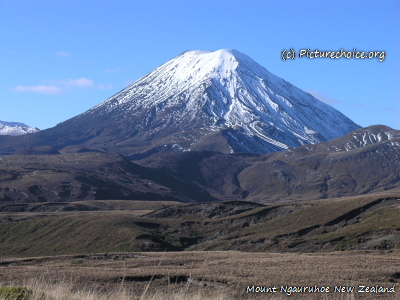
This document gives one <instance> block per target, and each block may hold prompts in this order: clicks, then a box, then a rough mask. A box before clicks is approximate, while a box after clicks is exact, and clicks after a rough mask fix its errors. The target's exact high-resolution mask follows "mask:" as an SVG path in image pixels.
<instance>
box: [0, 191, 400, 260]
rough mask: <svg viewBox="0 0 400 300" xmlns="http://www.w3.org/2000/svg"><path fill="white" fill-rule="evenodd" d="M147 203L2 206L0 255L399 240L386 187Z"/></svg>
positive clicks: (341, 246) (330, 246) (325, 246)
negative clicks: (279, 200)
mask: <svg viewBox="0 0 400 300" xmlns="http://www.w3.org/2000/svg"><path fill="white" fill-rule="evenodd" d="M149 203H150V205H147V202H140V201H139V202H136V201H117V202H116V203H115V204H113V201H100V202H98V201H85V202H76V203H70V204H68V207H70V209H69V211H68V210H65V209H64V206H62V205H60V204H52V203H47V204H36V205H33V204H29V205H25V207H29V210H31V211H32V212H19V213H17V212H2V213H1V214H0V222H1V223H0V255H3V256H44V255H60V254H77V253H99V252H116V251H129V252H131V251H164V250H166V251H188V250H242V251H253V252H255V251H273V252H275V251H278V252H281V251H284V252H299V251H300V252H314V251H334V250H355V249H379V250H383V249H384V250H388V249H394V248H399V245H400V218H398V215H399V212H400V200H398V198H396V197H389V196H388V195H386V196H385V195H380V196H378V195H375V196H373V195H370V196H368V197H361V196H359V197H348V198H342V199H326V200H318V201H309V202H302V203H286V204H270V205H261V204H256V203H251V202H243V201H231V202H214V203H202V204H181V203H166V202H149ZM36 207H38V208H40V209H35V208H36ZM110 209H112V210H110ZM119 209H124V210H119ZM3 210H6V209H4V207H3ZM26 210H28V209H26ZM34 211H36V212H34ZM37 211H39V212H37Z"/></svg>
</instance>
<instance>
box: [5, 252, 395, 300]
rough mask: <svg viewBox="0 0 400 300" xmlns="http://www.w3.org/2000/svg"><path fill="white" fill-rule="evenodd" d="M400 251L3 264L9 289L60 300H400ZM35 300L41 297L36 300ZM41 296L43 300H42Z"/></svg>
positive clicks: (125, 256) (97, 257) (132, 256)
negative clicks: (251, 289)
mask: <svg viewBox="0 0 400 300" xmlns="http://www.w3.org/2000/svg"><path fill="white" fill-rule="evenodd" d="M399 254H400V251H396V250H395V251H352V252H333V253H313V254H310V253H308V254H304V253H303V254H293V253H244V252H237V251H225V252H222V251H221V252H178V253H177V252H167V253H154V252H152V253H112V254H93V255H76V256H58V257H41V258H29V259H21V258H18V259H13V258H7V259H1V260H0V274H1V276H0V282H1V286H10V285H13V286H26V287H29V288H32V289H33V290H34V291H36V294H37V295H38V294H40V292H42V293H44V294H45V295H46V297H47V298H45V300H47V299H48V300H50V299H51V300H53V299H57V300H58V299H60V300H61V299H63V300H64V299H65V300H66V299H77V300H82V299H85V300H86V299H87V300H91V299H99V300H102V299H116V300H120V299H121V300H125V299H154V300H158V299H177V300H178V299H288V298H287V297H288V296H287V295H286V294H284V293H282V292H279V291H278V292H277V293H246V286H253V285H254V286H261V287H271V286H277V287H278V289H279V286H281V285H282V286H285V285H287V286H314V285H318V286H329V287H331V290H333V288H334V286H335V285H337V286H338V285H342V286H355V287H357V286H358V285H365V286H376V285H379V286H383V287H391V286H392V285H396V293H381V294H370V293H357V292H354V293H329V294H317V293H315V294H314V293H307V294H304V293H294V294H292V295H291V296H290V299H398V297H399V293H400V291H399V290H398V287H397V286H398V285H399V281H400V278H399V275H400V255H399ZM34 299H35V298H34ZM36 299H38V298H36Z"/></svg>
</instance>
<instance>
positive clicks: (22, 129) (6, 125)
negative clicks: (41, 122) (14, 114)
mask: <svg viewBox="0 0 400 300" xmlns="http://www.w3.org/2000/svg"><path fill="white" fill-rule="evenodd" d="M38 131H39V128H36V127H30V126H28V125H26V124H24V123H19V122H4V121H0V135H12V136H16V135H23V134H27V133H34V132H38Z"/></svg>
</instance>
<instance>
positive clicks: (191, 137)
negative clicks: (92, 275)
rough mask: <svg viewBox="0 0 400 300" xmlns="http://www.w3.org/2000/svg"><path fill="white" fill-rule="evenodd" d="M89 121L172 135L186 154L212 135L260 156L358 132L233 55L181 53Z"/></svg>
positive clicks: (228, 52)
mask: <svg viewBox="0 0 400 300" xmlns="http://www.w3.org/2000/svg"><path fill="white" fill-rule="evenodd" d="M91 115H95V116H99V115H101V116H104V117H105V118H110V119H113V120H114V121H115V122H117V123H118V122H121V121H122V120H123V121H124V122H132V123H133V124H135V128H136V130H137V131H138V133H140V135H141V136H142V137H143V138H145V139H153V138H155V137H163V136H168V135H171V134H172V133H173V134H174V138H172V139H171V142H172V144H174V145H175V147H176V148H180V149H184V150H191V149H194V150H196V143H197V141H198V140H199V139H200V138H201V137H203V136H213V135H215V132H216V131H218V132H222V134H223V135H224V137H225V138H226V139H227V141H228V143H229V146H230V148H231V152H254V153H265V152H271V151H277V150H282V149H287V148H288V147H295V146H300V145H304V144H314V143H319V142H323V141H327V140H330V139H334V138H337V137H339V136H342V135H345V134H347V133H349V132H350V131H352V130H355V129H357V128H359V126H358V125H356V124H355V123H353V122H352V121H351V120H350V119H348V118H347V117H345V116H344V115H343V114H341V113H340V112H339V111H337V110H335V109H334V108H332V107H331V106H329V105H327V104H325V103H322V102H320V101H318V100H317V99H316V98H314V97H313V96H311V95H310V94H308V93H306V92H304V91H302V90H300V89H298V88H296V87H295V86H293V85H291V84H290V83H288V82H286V81H285V80H283V79H280V78H278V77H277V76H275V75H273V74H271V73H270V72H268V71H267V70H266V69H264V68H263V67H261V66H260V65H259V64H257V63H256V62H255V61H253V60H252V59H251V58H249V57H248V56H246V55H244V54H242V53H240V52H239V51H237V50H218V51H215V52H210V51H186V52H184V53H183V54H181V55H179V56H178V57H176V58H174V59H172V60H170V61H168V62H167V63H165V64H164V65H162V66H160V67H158V68H157V69H155V70H154V71H152V72H151V73H149V74H148V75H146V76H144V77H142V78H141V79H139V80H137V81H136V82H134V83H133V84H131V85H130V86H128V87H127V88H126V89H124V90H122V91H121V92H119V93H118V94H116V95H114V96H113V97H111V98H109V99H108V100H106V101H104V102H103V103H101V104H99V105H97V106H96V107H94V108H92V109H90V110H89V111H87V112H86V113H84V114H82V115H81V116H79V117H80V118H85V117H89V116H91ZM193 130H195V131H196V132H195V133H194V132H193ZM199 133H200V134H199ZM200 136H201V137H200ZM128 140H129V138H128ZM125 142H127V141H126V140H121V141H120V142H119V143H120V144H121V143H125ZM202 146H203V147H204V145H202Z"/></svg>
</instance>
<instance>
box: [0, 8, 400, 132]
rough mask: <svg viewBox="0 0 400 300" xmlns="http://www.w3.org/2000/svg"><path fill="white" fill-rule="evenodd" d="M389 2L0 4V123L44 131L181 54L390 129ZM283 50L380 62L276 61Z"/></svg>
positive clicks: (395, 98) (395, 113)
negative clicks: (216, 59)
mask: <svg viewBox="0 0 400 300" xmlns="http://www.w3.org/2000/svg"><path fill="white" fill-rule="evenodd" d="M399 32H400V1H390V0H386V1H385V0H384V1H379V2H377V1H368V0H367V1H340V0H339V1H321V0H319V1H290V0H289V1H288V0H286V1H261V0H260V1H254V0H253V1H252V0H248V1H218V0H213V1H209V0H202V1H195V0H192V1H188V0H186V1H183V0H171V1H167V0H164V1H161V0H160V1H154V0H148V1H119V0H113V1H109V0H103V1H92V0H84V1H82V0H79V1H76V0H57V1H54V0H47V1H44V0H35V1H31V0H26V1H20V0H0V120H2V121H18V122H23V123H26V124H28V125H30V126H36V127H39V128H40V129H45V128H49V127H53V126H55V125H56V124H57V123H60V122H62V121H65V120H67V119H69V118H71V117H74V116H76V115H78V114H80V113H82V112H84V111H85V110H87V109H89V108H91V107H93V106H95V105H97V104H98V103H100V102H102V101H104V100H106V99H107V98H109V97H110V96H112V95H113V94H115V93H117V92H118V91H120V90H121V89H123V88H124V87H126V86H127V85H128V84H130V83H132V82H133V81H135V80H137V79H139V78H140V77H142V76H144V75H146V74H147V73H148V72H150V71H151V70H153V69H154V68H156V67H158V66H159V65H161V64H163V63H165V62H166V61H168V60H170V59H172V58H174V57H175V56H177V55H179V54H180V53H182V52H184V51H186V50H200V49H201V50H219V49H231V48H233V49H237V50H239V51H240V52H242V53H245V54H247V55H248V56H250V57H251V58H253V59H254V60H255V61H257V62H258V63H259V64H261V65H262V66H264V67H265V68H266V69H267V70H269V71H270V72H271V73H273V74H275V75H277V76H279V77H281V78H283V79H285V80H286V81H289V82H290V83H292V84H294V85H295V86H297V87H299V88H301V89H303V90H305V91H308V92H311V93H313V94H314V95H316V96H317V97H318V98H319V99H320V100H322V101H324V102H327V103H328V104H331V105H332V106H333V107H335V108H336V109H338V110H339V111H341V112H342V113H344V114H345V115H346V116H348V117H349V118H350V119H352V120H353V121H354V122H356V123H358V124H359V125H361V126H369V125H374V124H383V125H387V126H390V127H392V128H395V129H400V117H399V116H400V82H399V81H400V80H399V79H400V51H399V50H400V42H399V41H400V39H399V38H398V35H399ZM290 48H293V49H294V50H295V51H296V52H297V53H298V52H299V51H300V50H301V49H310V50H311V51H313V50H316V49H318V50H321V51H340V50H341V49H344V50H346V51H354V50H353V49H354V48H356V49H357V50H360V51H366V52H368V51H385V52H386V55H385V59H384V61H379V60H378V58H372V59H355V58H350V59H345V58H340V59H328V58H314V59H310V58H304V57H302V58H299V57H296V58H295V59H294V60H291V59H290V60H286V61H284V60H282V59H281V53H282V51H283V50H285V49H290Z"/></svg>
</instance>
